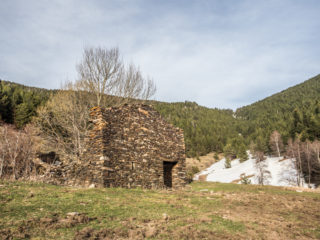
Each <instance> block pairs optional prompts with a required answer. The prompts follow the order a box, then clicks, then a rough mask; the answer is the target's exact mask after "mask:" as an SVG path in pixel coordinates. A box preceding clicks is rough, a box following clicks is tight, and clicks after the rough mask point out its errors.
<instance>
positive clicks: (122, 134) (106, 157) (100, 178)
mask: <svg viewBox="0 0 320 240" xmlns="http://www.w3.org/2000/svg"><path fill="white" fill-rule="evenodd" d="M90 116H91V121H92V123H93V128H92V129H91V130H90V132H89V137H88V139H87V141H88V143H87V149H86V152H85V153H84V156H83V158H82V161H84V162H85V165H86V166H87V167H86V169H82V171H81V172H82V173H83V175H82V176H81V178H82V179H83V178H85V179H86V180H85V182H86V184H85V185H89V184H95V185H97V186H101V187H125V188H132V187H142V188H171V187H173V188H180V187H183V186H184V185H185V184H186V166H185V145H184V136H183V131H182V130H181V129H179V128H176V127H174V126H173V125H171V124H169V123H167V122H166V121H165V120H164V119H163V118H162V117H161V116H160V114H159V113H158V112H157V111H155V110H154V109H153V108H151V107H150V106H148V105H143V104H138V105H124V106H122V107H112V108H108V109H103V108H100V107H95V108H93V109H92V110H91V114H90ZM78 174H79V172H78ZM79 177H80V176H79Z"/></svg>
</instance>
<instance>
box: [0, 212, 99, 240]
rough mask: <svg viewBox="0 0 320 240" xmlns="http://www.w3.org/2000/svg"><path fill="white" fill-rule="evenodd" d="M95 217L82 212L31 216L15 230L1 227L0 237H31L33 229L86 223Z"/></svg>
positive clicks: (66, 226) (42, 229) (43, 229)
mask: <svg viewBox="0 0 320 240" xmlns="http://www.w3.org/2000/svg"><path fill="white" fill-rule="evenodd" d="M95 219H96V218H89V217H88V216H87V215H86V214H84V213H74V214H71V215H67V216H66V217H59V216H58V214H53V215H52V216H50V217H43V218H31V219H28V220H23V221H22V222H21V223H20V224H19V227H18V228H17V229H15V230H11V229H3V230H1V231H0V239H16V238H18V239H29V238H31V237H32V235H33V233H34V230H35V229H38V230H41V231H44V232H45V230H48V229H58V228H71V227H74V226H76V225H78V224H87V223H89V222H90V221H93V220H95Z"/></svg>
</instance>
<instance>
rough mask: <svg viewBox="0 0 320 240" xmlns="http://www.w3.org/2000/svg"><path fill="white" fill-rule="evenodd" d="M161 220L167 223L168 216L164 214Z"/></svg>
mask: <svg viewBox="0 0 320 240" xmlns="http://www.w3.org/2000/svg"><path fill="white" fill-rule="evenodd" d="M162 219H163V220H165V221H168V219H169V216H168V214H166V213H164V214H162Z"/></svg>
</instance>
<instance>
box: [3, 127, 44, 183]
mask: <svg viewBox="0 0 320 240" xmlns="http://www.w3.org/2000/svg"><path fill="white" fill-rule="evenodd" d="M37 147H38V145H37V144H36V142H35V141H34V129H33V127H32V126H31V125H27V126H26V127H25V128H24V129H23V130H17V129H15V128H14V127H13V126H10V125H3V126H1V127H0V178H1V177H12V178H13V179H18V178H20V177H28V176H30V173H31V171H32V165H33V162H32V159H33V157H34V155H35V152H36V148H37Z"/></svg>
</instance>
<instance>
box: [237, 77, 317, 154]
mask: <svg viewBox="0 0 320 240" xmlns="http://www.w3.org/2000/svg"><path fill="white" fill-rule="evenodd" d="M236 117H237V119H241V120H245V121H247V124H245V125H243V129H242V133H243V135H244V137H245V139H247V141H248V142H249V141H251V140H252V141H256V140H257V139H260V140H261V141H264V145H265V146H266V147H268V142H269V137H270V135H271V133H272V131H274V130H277V131H279V132H280V134H281V135H282V138H283V140H284V142H286V141H287V140H288V139H289V138H295V137H297V136H299V138H300V139H301V140H302V141H304V140H306V139H309V140H311V141H313V140H315V139H316V138H320V135H319V134H320V75H317V76H316V77H314V78H311V79H309V80H307V81H305V82H303V83H301V84H299V85H296V86H294V87H291V88H288V89H287V90H284V91H282V92H280V93H277V94H274V95H272V96H270V97H268V98H265V99H263V100H261V101H258V102H256V103H253V104H251V105H249V106H245V107H242V108H239V109H237V111H236ZM266 150H267V149H266Z"/></svg>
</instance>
